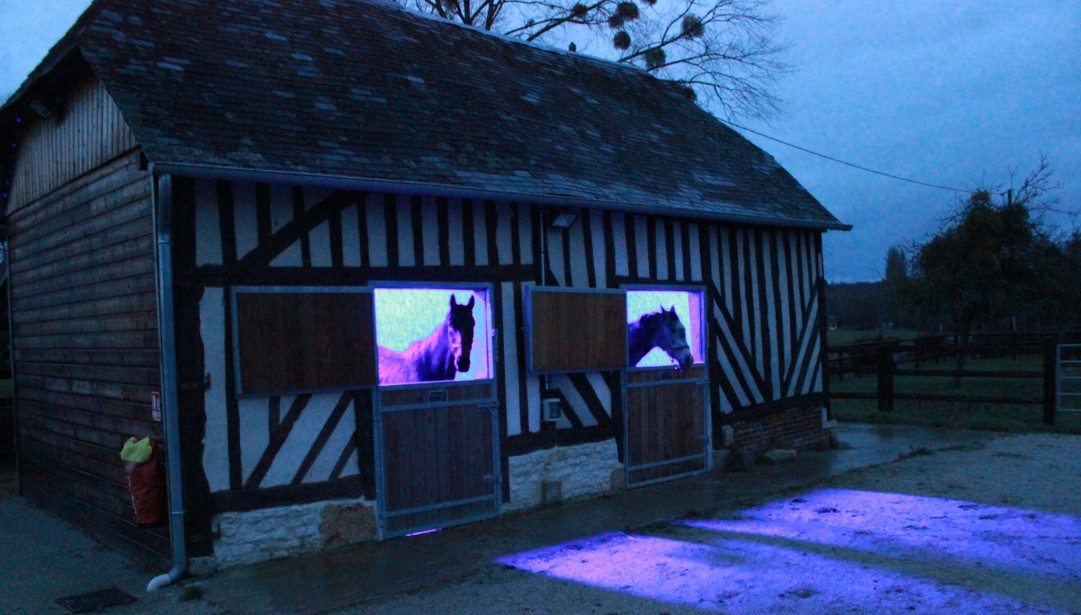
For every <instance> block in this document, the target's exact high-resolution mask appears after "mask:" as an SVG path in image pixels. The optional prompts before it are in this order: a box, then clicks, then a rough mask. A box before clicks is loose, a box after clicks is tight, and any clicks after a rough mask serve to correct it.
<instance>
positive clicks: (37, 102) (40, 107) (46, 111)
mask: <svg viewBox="0 0 1081 615" xmlns="http://www.w3.org/2000/svg"><path fill="white" fill-rule="evenodd" d="M30 108H31V109H33V110H34V112H35V113H37V114H38V115H40V116H41V119H43V120H47V119H49V118H50V117H52V115H53V110H52V109H51V108H49V105H47V104H45V102H44V101H42V100H41V99H39V98H35V99H33V100H31V101H30Z"/></svg>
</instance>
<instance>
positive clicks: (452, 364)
mask: <svg viewBox="0 0 1081 615" xmlns="http://www.w3.org/2000/svg"><path fill="white" fill-rule="evenodd" d="M375 330H376V341H377V344H378V347H379V359H378V363H379V384H380V385H396V384H418V383H423V382H449V381H468V380H483V379H487V378H491V377H492V373H491V371H492V365H491V348H490V346H491V344H490V343H489V340H490V339H491V307H490V305H489V299H488V290H487V288H377V289H376V290H375Z"/></svg>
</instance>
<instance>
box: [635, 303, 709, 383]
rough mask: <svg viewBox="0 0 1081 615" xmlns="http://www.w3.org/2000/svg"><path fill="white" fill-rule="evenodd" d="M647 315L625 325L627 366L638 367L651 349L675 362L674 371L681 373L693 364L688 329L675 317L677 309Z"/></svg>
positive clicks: (662, 310) (673, 307) (662, 309)
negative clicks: (658, 351)
mask: <svg viewBox="0 0 1081 615" xmlns="http://www.w3.org/2000/svg"><path fill="white" fill-rule="evenodd" d="M660 308H661V310H660V311H659V312H649V313H646V314H642V316H641V317H640V318H639V319H638V320H636V321H635V322H629V323H627V353H628V355H630V365H632V366H634V365H638V362H639V361H641V360H642V357H644V356H646V354H647V353H649V351H650V350H653V349H654V348H660V349H661V350H663V351H665V352H666V353H668V356H669V357H671V358H672V360H673V361H675V363H676V368H677V369H679V370H680V371H683V370H685V369H687V368H688V367H690V366H691V363H693V362H694V355H693V354H691V347H690V345H689V344H687V330H686V329H685V328H684V327H683V323H682V322H680V321H679V316H677V315H676V308H675V306H672V308H671V309H668V310H666V309H664V306H663V305H662V306H660Z"/></svg>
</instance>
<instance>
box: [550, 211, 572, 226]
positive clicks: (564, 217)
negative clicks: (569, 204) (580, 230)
mask: <svg viewBox="0 0 1081 615" xmlns="http://www.w3.org/2000/svg"><path fill="white" fill-rule="evenodd" d="M577 220H578V214H577V213H576V212H574V211H572V210H570V209H563V210H560V211H559V212H558V213H556V214H555V216H553V217H552V220H551V222H550V224H551V225H552V227H553V228H562V229H567V228H570V227H572V226H574V223H575V221H577Z"/></svg>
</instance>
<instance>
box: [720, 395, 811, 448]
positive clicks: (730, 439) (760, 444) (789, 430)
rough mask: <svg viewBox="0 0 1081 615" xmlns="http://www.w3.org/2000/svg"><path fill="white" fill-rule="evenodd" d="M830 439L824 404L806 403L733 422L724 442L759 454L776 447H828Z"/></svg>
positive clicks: (728, 428)
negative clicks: (762, 417) (763, 415)
mask: <svg viewBox="0 0 1081 615" xmlns="http://www.w3.org/2000/svg"><path fill="white" fill-rule="evenodd" d="M729 430H730V431H729ZM829 438H830V434H829V425H828V424H827V420H826V408H825V406H803V407H800V408H792V409H789V410H785V411H784V412H778V413H777V414H773V415H771V416H769V417H766V418H764V419H759V420H757V421H744V422H739V423H733V424H732V425H731V426H729V427H727V428H726V433H725V444H726V445H730V444H734V445H735V446H737V447H740V448H742V449H743V450H744V451H745V452H746V453H747V454H749V455H751V456H752V457H757V456H758V455H761V454H762V453H764V452H766V451H767V450H769V449H775V448H788V449H796V450H806V449H810V448H819V447H825V446H829Z"/></svg>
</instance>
